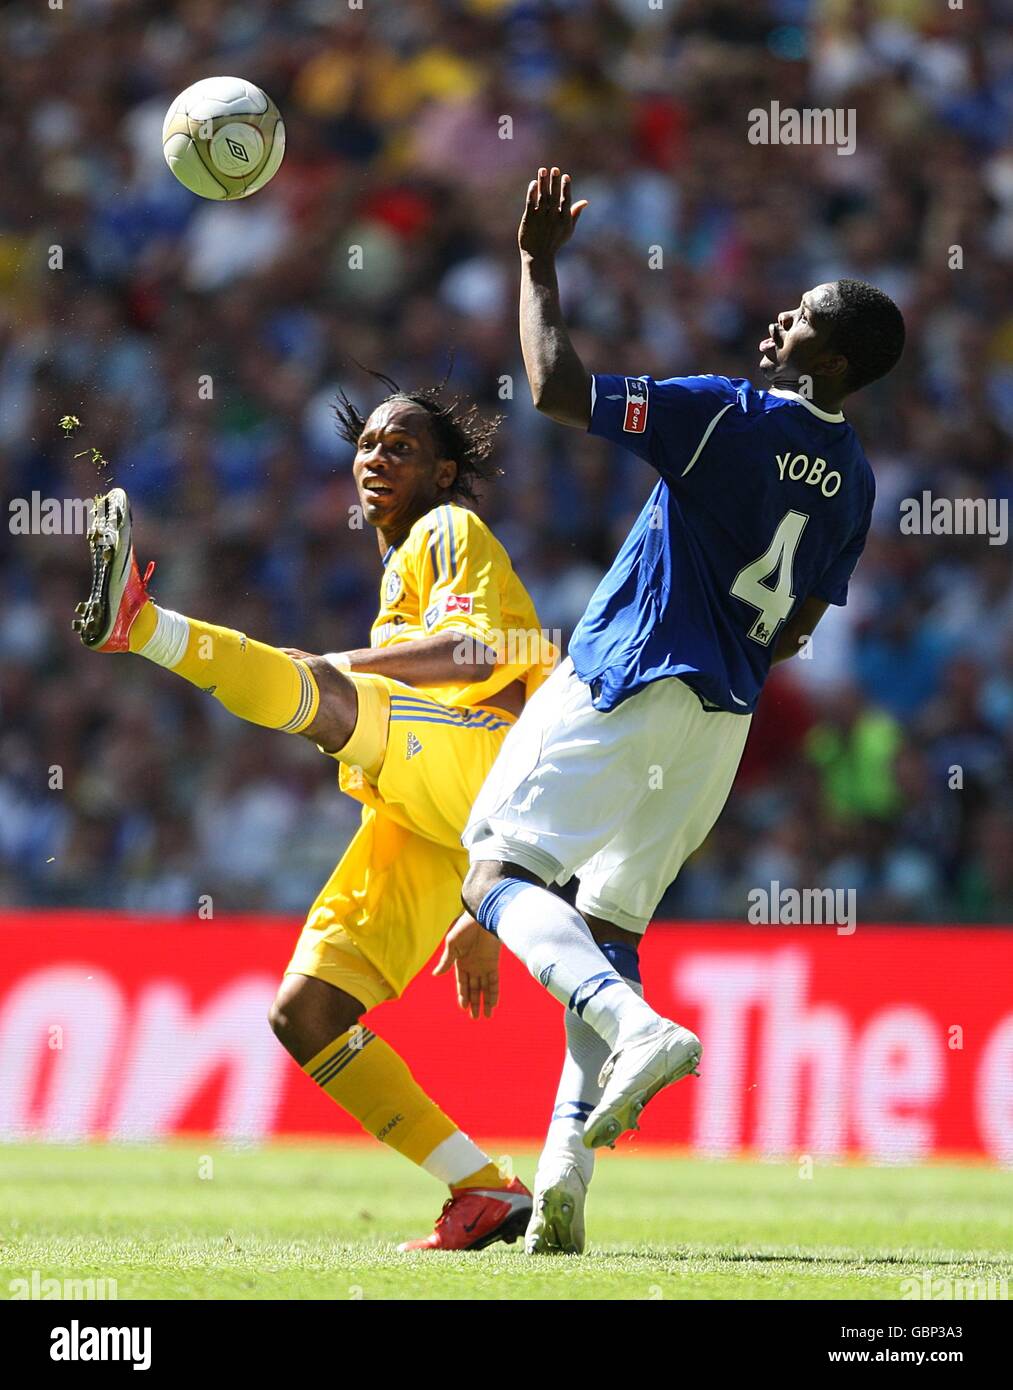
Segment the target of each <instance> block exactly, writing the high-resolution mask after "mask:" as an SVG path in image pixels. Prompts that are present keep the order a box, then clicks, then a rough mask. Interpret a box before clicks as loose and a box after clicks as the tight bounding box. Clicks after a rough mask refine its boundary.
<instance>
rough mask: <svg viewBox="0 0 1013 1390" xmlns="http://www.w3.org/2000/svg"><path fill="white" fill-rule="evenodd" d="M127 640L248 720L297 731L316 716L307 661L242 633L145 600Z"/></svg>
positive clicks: (317, 697) (315, 698) (317, 698)
mask: <svg viewBox="0 0 1013 1390" xmlns="http://www.w3.org/2000/svg"><path fill="white" fill-rule="evenodd" d="M128 641H129V645H130V650H131V651H132V652H138V653H139V654H140V655H141V656H146V657H147V658H148V660H149V661H154V662H156V663H157V664H158V665H159V666H164V667H166V668H167V669H168V670H170V671H174V672H175V673H176V675H177V676H182V677H183V679H184V680H187V681H189V682H190V683H191V685H196V686H199V687H200V689H201V690H204V691H206V692H207V693H208V694H209V695H214V697H215V699H217V700H220V701H221V703H222V704H223V705H224V706H225V708H226V709H227V710H230V711H231V712H232V713H233V714H235V715H238V716H239V718H240V719H246V720H248V721H249V722H250V723H251V724H262V725H264V726H265V727H266V728H268V729H284V730H285V731H286V732H287V733H293V734H297V733H299V732H300V731H301V730H302V729H305V728H306V727H307V726H308V725H309V724H311V723H312V722H313V719H314V718H315V717H316V713H317V709H318V707H319V704H320V691H319V689H318V688H317V683H316V681H315V680H314V679H313V676H312V674H311V672H310V670H309V668H308V667H307V665H306V663H305V662H304V661H299V660H298V659H297V658H295V657H291V656H287V655H286V654H285V653H284V652H282V651H279V650H278V648H277V647H268V646H265V645H264V643H263V642H254V641H253V640H252V638H249V637H246V636H245V635H244V634H243V633H241V632H233V631H232V629H231V628H227V627H215V626H214V624H212V623H202V622H199V621H198V620H197V619H196V618H185V617H183V615H182V614H181V613H173V612H171V611H170V610H169V609H165V608H159V607H158V605H157V604H155V603H151V602H148V603H147V604H145V606H144V607H143V608H142V609H141V610H140V612H139V613H138V614H137V617H136V618H135V619H134V621H133V624H132V626H131V628H130V635H129V638H128Z"/></svg>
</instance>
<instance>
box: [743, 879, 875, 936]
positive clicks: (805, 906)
mask: <svg viewBox="0 0 1013 1390" xmlns="http://www.w3.org/2000/svg"><path fill="white" fill-rule="evenodd" d="M855 897H856V894H855V890H854V888H782V887H781V884H780V883H779V882H778V880H777V879H776V878H775V879H772V880H771V883H770V886H769V888H751V889H750V890H749V892H748V893H747V894H746V901H747V903H748V904H749V907H748V910H747V912H746V921H747V922H749V923H751V924H752V925H754V926H757V925H762V926H780V927H802V926H805V927H809V926H834V927H836V928H837V935H838V936H851V935H853V933H854V930H855V926H856V924H857V917H856V913H855Z"/></svg>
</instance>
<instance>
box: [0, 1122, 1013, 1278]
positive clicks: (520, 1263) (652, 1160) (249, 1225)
mask: <svg viewBox="0 0 1013 1390" xmlns="http://www.w3.org/2000/svg"><path fill="white" fill-rule="evenodd" d="M493 1152H499V1150H498V1149H495V1148H494V1149H493ZM512 1159H513V1162H514V1163H515V1165H516V1169H517V1171H518V1172H519V1173H520V1175H521V1176H522V1177H523V1178H525V1179H526V1180H527V1181H530V1179H531V1176H532V1172H533V1168H534V1159H535V1154H534V1153H533V1152H532V1151H530V1150H521V1149H517V1150H515V1151H513V1153H512ZM443 1196H444V1193H443V1190H442V1189H441V1188H440V1187H439V1186H438V1185H437V1184H436V1183H435V1182H433V1181H432V1180H431V1179H429V1178H427V1177H426V1176H425V1175H424V1174H422V1173H419V1172H418V1171H417V1170H415V1169H414V1168H412V1167H411V1165H409V1164H408V1163H406V1162H404V1160H402V1159H400V1158H399V1157H398V1156H397V1155H396V1154H393V1153H390V1152H389V1151H387V1150H384V1149H381V1148H380V1147H379V1146H371V1145H367V1144H362V1145H350V1144H349V1145H341V1146H337V1145H333V1146H332V1145H324V1144H306V1145H288V1144H285V1145H276V1146H272V1147H269V1148H263V1149H244V1148H236V1147H230V1146H228V1145H224V1144H220V1143H217V1142H215V1143H211V1142H207V1143H204V1144H171V1145H160V1146H155V1147H130V1146H126V1147H114V1146H105V1145H96V1146H92V1147H87V1148H69V1147H68V1148H60V1147H52V1146H42V1145H24V1146H22V1145H17V1146H13V1147H9V1148H5V1149H0V1298H9V1297H10V1296H11V1283H10V1281H11V1280H14V1279H28V1280H31V1279H32V1274H33V1271H38V1274H37V1276H36V1278H37V1279H39V1278H41V1279H54V1278H55V1279H89V1278H94V1279H96V1280H98V1279H106V1280H109V1279H115V1280H116V1294H117V1296H118V1297H119V1298H120V1299H131V1298H167V1299H216V1298H219V1299H265V1298H314V1299H319V1298H326V1299H360V1298H361V1299H406V1298H407V1299H434V1298H435V1299H470V1298H493V1299H564V1298H565V1299H661V1298H665V1299H725V1298H734V1299H813V1298H815V1299H840V1298H859V1299H897V1298H899V1297H901V1294H902V1292H903V1290H902V1285H901V1281H902V1280H903V1279H905V1278H909V1277H912V1276H913V1277H916V1278H919V1279H924V1278H925V1276H926V1274H928V1276H929V1277H930V1278H932V1279H934V1280H935V1279H941V1278H946V1279H953V1280H966V1279H999V1280H1001V1279H1007V1280H1010V1279H1011V1276H1013V1256H1011V1249H1013V1174H1011V1173H1010V1172H1008V1171H1000V1170H995V1169H989V1168H985V1167H970V1166H969V1167H960V1166H942V1165H932V1166H929V1167H924V1168H866V1167H857V1166H828V1167H819V1166H818V1167H816V1169H815V1170H814V1172H813V1176H812V1177H811V1178H809V1179H806V1178H803V1177H800V1176H799V1168H798V1165H796V1164H795V1163H790V1164H772V1163H760V1162H741V1161H737V1162H730V1161H718V1162H708V1161H705V1160H701V1159H695V1158H686V1157H682V1156H668V1155H652V1156H642V1155H633V1154H623V1155H611V1154H607V1155H606V1156H605V1157H604V1158H602V1159H601V1160H600V1161H599V1164H598V1171H597V1173H596V1175H595V1180H594V1186H593V1188H592V1193H591V1198H590V1201H589V1205H588V1233H589V1242H590V1248H589V1252H588V1254H587V1255H585V1256H584V1257H583V1258H582V1259H576V1258H563V1259H559V1258H556V1259H551V1258H545V1257H542V1258H538V1259H529V1258H527V1257H526V1256H525V1255H524V1254H523V1251H522V1249H521V1246H520V1244H519V1243H518V1244H517V1245H513V1246H504V1245H495V1246H492V1247H490V1248H489V1249H488V1250H486V1251H484V1252H482V1253H480V1254H475V1255H419V1254H415V1255H402V1254H399V1253H398V1252H397V1250H396V1248H395V1247H396V1245H397V1243H398V1241H401V1240H404V1239H406V1238H407V1237H410V1236H417V1235H423V1234H425V1233H426V1232H427V1231H428V1230H430V1229H431V1228H432V1223H433V1219H434V1218H435V1216H436V1215H437V1214H438V1212H439V1208H440V1204H441V1202H442V1200H443ZM937 1296H938V1295H937Z"/></svg>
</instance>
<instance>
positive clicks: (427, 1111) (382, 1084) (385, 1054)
mask: <svg viewBox="0 0 1013 1390" xmlns="http://www.w3.org/2000/svg"><path fill="white" fill-rule="evenodd" d="M303 1071H304V1072H306V1074H307V1076H309V1077H310V1078H311V1079H312V1080H313V1081H315V1082H316V1083H317V1085H318V1086H319V1087H320V1088H321V1090H323V1091H326V1093H327V1094H328V1095H329V1096H330V1098H331V1100H333V1101H334V1102H335V1103H336V1104H337V1105H340V1106H341V1108H342V1110H346V1111H347V1112H348V1114H349V1115H352V1116H353V1117H354V1118H355V1119H356V1120H358V1122H359V1124H360V1125H362V1127H363V1129H365V1130H366V1131H368V1133H370V1134H372V1135H374V1137H375V1138H377V1139H379V1140H381V1141H382V1142H383V1143H384V1144H388V1145H389V1146H390V1147H391V1148H392V1149H396V1150H397V1151H398V1153H401V1154H404V1156H405V1158H409V1159H411V1161H412V1162H413V1163H417V1164H418V1166H419V1167H420V1168H424V1169H425V1170H426V1172H427V1173H431V1174H432V1175H433V1177H435V1178H439V1179H440V1181H441V1182H445V1183H446V1184H447V1185H448V1186H452V1187H466V1186H478V1185H479V1184H477V1183H475V1182H473V1181H472V1180H473V1179H474V1178H475V1177H476V1176H477V1175H478V1174H484V1173H486V1172H489V1171H491V1173H492V1175H493V1176H492V1177H491V1178H490V1180H489V1181H488V1182H483V1183H482V1184H481V1186H484V1187H502V1186H503V1185H504V1183H503V1179H502V1177H501V1176H500V1173H499V1169H498V1168H497V1167H496V1165H495V1164H494V1163H492V1161H491V1160H490V1158H489V1156H488V1154H485V1153H483V1152H482V1150H481V1149H480V1148H479V1147H478V1145H477V1144H474V1143H472V1141H471V1140H470V1139H469V1138H468V1136H467V1135H466V1134H462V1133H461V1131H460V1130H459V1129H458V1128H457V1126H456V1125H455V1124H454V1122H453V1120H451V1119H450V1117H449V1116H448V1115H445V1114H444V1113H443V1111H442V1110H441V1109H440V1107H439V1106H438V1105H437V1104H436V1102H435V1101H432V1100H430V1099H429V1097H428V1096H427V1095H426V1093H425V1091H423V1089H422V1087H421V1086H420V1085H419V1084H418V1082H417V1081H416V1080H415V1078H414V1077H413V1076H412V1074H411V1072H410V1071H409V1069H408V1065H407V1063H406V1062H404V1061H403V1060H402V1059H401V1058H400V1057H399V1056H398V1054H397V1053H396V1052H395V1051H394V1049H393V1048H392V1047H391V1046H390V1045H389V1044H388V1043H386V1042H384V1040H383V1038H378V1037H377V1035H376V1034H375V1033H374V1032H373V1030H372V1029H371V1028H365V1027H362V1026H360V1025H356V1026H355V1027H354V1028H350V1029H349V1030H348V1032H347V1033H342V1035H341V1037H340V1038H335V1039H334V1041H333V1042H332V1043H328V1045H327V1046H326V1047H325V1048H324V1049H323V1050H322V1051H321V1052H318V1053H317V1055H316V1056H315V1057H313V1058H311V1059H310V1061H309V1062H307V1063H306V1065H305V1066H304V1067H303Z"/></svg>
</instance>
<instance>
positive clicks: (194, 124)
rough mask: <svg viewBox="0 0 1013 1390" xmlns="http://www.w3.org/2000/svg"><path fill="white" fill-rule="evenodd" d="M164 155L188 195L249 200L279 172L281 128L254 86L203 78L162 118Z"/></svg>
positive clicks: (282, 143) (273, 108)
mask: <svg viewBox="0 0 1013 1390" xmlns="http://www.w3.org/2000/svg"><path fill="white" fill-rule="evenodd" d="M162 152H163V153H164V155H165V162H166V164H168V166H169V168H170V169H171V170H172V172H173V173H174V174H175V175H176V177H177V178H178V179H179V181H180V183H182V184H185V185H186V187H187V188H189V189H190V191H191V193H199V194H200V196H201V197H202V198H248V197H249V196H250V194H251V193H256V191H257V189H258V188H263V187H264V184H265V183H267V182H268V181H269V180H270V179H273V178H274V176H275V174H276V173H277V172H278V165H279V164H280V163H281V160H282V155H284V153H285V123H284V121H283V120H282V119H281V115H280V113H279V111H278V108H277V106H275V104H274V102H273V101H272V100H271V98H270V97H269V96H268V95H267V93H266V92H262V91H261V90H260V88H259V87H255V86H254V85H253V83H252V82H244V81H243V79H242V78H241V77H205V78H204V80H203V81H201V82H195V83H194V84H193V86H192V87H187V89H186V91H185V92H180V94H179V96H178V97H177V98H176V100H175V101H174V102H173V103H172V105H171V106H170V107H169V110H168V111H167V112H166V116H165V121H164V122H163V125H162Z"/></svg>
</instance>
